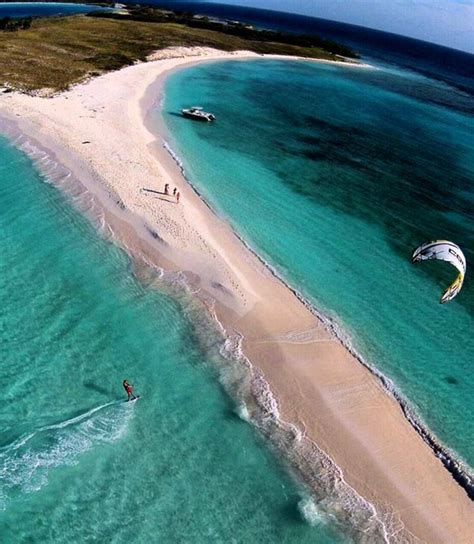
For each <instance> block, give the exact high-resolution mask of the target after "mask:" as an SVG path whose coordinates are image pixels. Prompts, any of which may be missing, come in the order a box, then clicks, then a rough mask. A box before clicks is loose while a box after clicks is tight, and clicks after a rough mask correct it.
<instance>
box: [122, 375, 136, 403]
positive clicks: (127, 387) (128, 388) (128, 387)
mask: <svg viewBox="0 0 474 544" xmlns="http://www.w3.org/2000/svg"><path fill="white" fill-rule="evenodd" d="M122 385H123V388H124V389H125V391H126V393H127V395H128V399H127V400H130V399H131V400H135V399H136V398H137V397H136V396H135V395H134V394H133V387H132V386H131V385H130V384H129V383H128V381H127V380H123V383H122Z"/></svg>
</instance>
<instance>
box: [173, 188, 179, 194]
mask: <svg viewBox="0 0 474 544" xmlns="http://www.w3.org/2000/svg"><path fill="white" fill-rule="evenodd" d="M177 190H178V189H177V188H176V187H175V188H174V189H173V196H176V191H177Z"/></svg>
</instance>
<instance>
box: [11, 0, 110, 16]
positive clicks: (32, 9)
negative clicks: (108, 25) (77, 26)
mask: <svg viewBox="0 0 474 544" xmlns="http://www.w3.org/2000/svg"><path fill="white" fill-rule="evenodd" d="M91 11H110V8H106V7H103V6H94V5H92V4H70V3H62V2H6V3H0V18H2V17H51V16H54V15H75V14H78V13H90V12H91Z"/></svg>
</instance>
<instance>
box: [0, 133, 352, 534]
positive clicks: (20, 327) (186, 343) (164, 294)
mask: <svg viewBox="0 0 474 544" xmlns="http://www.w3.org/2000/svg"><path fill="white" fill-rule="evenodd" d="M27 144H28V142H27V141H23V142H22V145H21V147H22V148H23V149H27V148H28V145H27ZM29 149H30V151H31V147H29ZM38 167H41V170H42V171H43V174H40V173H39V172H38ZM51 180H54V181H55V183H54V184H52V183H51ZM67 183H68V175H67V173H65V172H61V170H60V169H58V168H56V167H55V165H54V163H52V162H51V161H50V160H49V159H48V157H47V156H43V155H41V154H40V153H36V162H35V164H33V163H32V160H31V158H30V157H29V156H27V155H25V154H24V153H23V152H21V151H20V150H18V149H16V148H14V147H13V146H12V145H11V144H10V143H9V142H8V141H7V140H6V139H4V138H0V233H1V235H0V255H1V259H0V272H1V273H0V307H1V308H2V312H1V314H0V345H1V347H2V357H1V359H0V372H1V375H2V383H3V386H2V411H1V415H0V475H1V480H0V534H1V541H2V543H4V544H12V543H15V544H16V543H26V542H41V543H48V542H51V543H52V542H54V543H55V544H59V543H62V542H64V543H66V542H88V541H96V542H115V543H121V542H136V543H139V542H143V543H145V542H147V543H148V542H170V543H171V542H173V543H175V542H206V543H207V542H255V541H258V542H312V543H314V542H317V543H321V544H329V543H338V542H343V541H346V537H344V536H343V535H342V533H341V532H340V529H339V528H338V527H337V526H336V524H335V523H333V522H331V520H330V518H327V517H326V516H325V515H324V513H323V512H321V511H320V509H317V508H316V506H315V505H314V503H313V502H312V500H311V499H310V498H309V496H308V494H307V493H306V492H305V490H304V488H303V487H301V486H299V485H297V484H296V483H295V482H294V480H293V478H291V477H290V476H289V475H288V471H287V469H286V467H285V466H283V465H282V464H281V463H280V462H279V461H278V460H277V457H276V456H275V455H274V453H273V452H272V451H271V450H270V448H269V447H268V446H267V445H266V444H265V443H264V441H263V439H262V438H261V437H260V436H259V435H257V433H256V431H255V430H254V429H253V427H252V426H251V425H249V424H248V423H247V422H246V421H245V411H243V410H242V409H241V408H240V407H239V405H238V404H237V403H236V402H235V401H233V400H232V399H231V397H229V396H228V395H227V394H226V393H225V388H224V385H223V384H224V383H225V376H223V375H222V374H220V373H219V372H218V370H217V369H218V368H219V365H218V364H217V363H218V362H219V349H218V348H219V347H220V346H221V345H222V341H221V340H220V339H219V337H217V336H215V335H214V333H212V331H209V330H208V329H205V328H204V326H203V324H202V323H201V326H200V327H199V322H200V321H202V316H201V317H200V313H199V310H198V309H196V308H194V307H193V304H192V302H191V301H190V300H187V299H186V298H185V297H183V296H181V297H179V296H177V295H176V294H174V291H173V290H172V288H171V287H170V286H168V287H166V285H165V284H159V285H158V289H152V288H151V287H150V284H151V283H153V282H154V283H156V282H157V281H158V282H159V278H158V276H159V274H157V273H156V272H155V273H153V272H152V271H148V272H146V271H143V270H142V271H141V272H140V274H139V276H140V280H138V279H137V265H136V264H134V263H132V262H131V261H130V259H129V258H128V257H127V256H126V254H125V253H124V252H123V251H121V250H120V249H118V247H116V246H115V245H113V244H112V243H110V241H108V240H107V239H104V236H105V233H106V229H105V230H103V231H102V232H103V234H102V235H101V236H99V235H98V233H97V230H96V228H95V227H94V226H93V225H92V224H91V222H90V221H89V220H88V219H86V218H85V217H84V216H83V215H82V214H81V213H79V211H78V208H82V209H85V207H89V206H90V202H89V201H90V199H89V198H88V197H87V195H85V194H81V193H77V191H75V192H74V197H73V199H72V200H71V199H70V198H67V197H66V196H65V195H64V193H63V192H62V191H60V190H58V188H57V185H62V186H65V185H67ZM71 202H72V203H73V205H71ZM96 219H99V218H96ZM98 224H100V221H98ZM155 287H156V286H155ZM198 329H200V332H199V330H198ZM124 379H128V380H129V381H130V382H131V383H132V384H133V385H134V386H135V391H136V393H138V394H140V395H141V398H140V399H139V400H138V401H136V402H134V403H127V402H124V398H125V395H124V391H123V390H122V381H123V380H124ZM229 379H230V378H229V377H227V381H229Z"/></svg>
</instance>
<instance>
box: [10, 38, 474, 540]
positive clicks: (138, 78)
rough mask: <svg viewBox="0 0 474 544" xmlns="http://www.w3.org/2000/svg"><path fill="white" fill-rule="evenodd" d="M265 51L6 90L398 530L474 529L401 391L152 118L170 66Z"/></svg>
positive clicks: (451, 535) (138, 250)
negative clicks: (341, 333) (373, 368)
mask: <svg viewBox="0 0 474 544" xmlns="http://www.w3.org/2000/svg"><path fill="white" fill-rule="evenodd" d="M254 57H261V56H260V55H255V54H253V53H250V52H238V53H223V52H219V51H215V50H212V49H207V48H174V49H171V50H165V51H162V52H158V53H157V54H155V55H153V56H152V57H151V58H150V61H149V62H146V63H141V64H137V65H134V66H130V67H127V68H124V69H122V70H119V71H117V72H111V73H108V74H105V75H103V76H100V77H97V78H95V79H92V80H90V81H87V82H85V83H82V84H80V85H77V86H75V87H74V88H72V89H71V90H70V91H67V92H63V93H61V94H58V95H55V96H53V97H50V98H43V97H40V96H27V95H23V94H20V93H16V92H14V93H8V94H3V95H0V116H2V117H4V118H6V119H8V120H9V121H10V122H11V123H14V124H15V125H16V126H17V127H18V128H19V130H20V131H21V132H22V133H23V134H25V135H27V136H28V137H29V138H31V139H32V140H33V141H35V142H38V143H40V144H41V146H42V147H43V148H44V149H46V150H48V152H49V153H50V154H51V155H52V156H54V157H55V158H56V160H58V161H59V162H60V163H61V164H62V165H64V166H65V167H66V168H68V169H69V170H70V171H71V172H73V174H74V176H75V177H76V178H77V179H78V180H80V182H81V183H82V184H83V185H84V186H85V187H86V188H87V190H88V191H90V192H91V193H92V194H94V195H95V196H96V198H97V200H98V201H99V202H100V203H101V206H102V207H103V208H104V210H105V215H106V219H107V222H108V224H109V225H110V227H111V228H112V229H113V231H114V236H115V237H116V238H117V239H118V240H119V242H120V243H121V245H123V246H126V247H127V249H128V250H129V251H130V252H131V253H132V254H133V255H135V256H143V257H144V258H145V259H146V260H147V261H148V262H149V263H151V264H153V265H156V266H158V267H161V268H164V269H165V270H169V271H183V272H184V274H185V275H186V278H187V282H188V284H189V285H191V286H192V288H193V290H194V291H196V292H197V293H198V295H199V296H200V297H201V299H202V300H204V301H205V302H206V304H207V305H208V306H209V308H210V310H212V312H214V314H215V316H216V318H217V319H218V320H219V322H220V323H221V324H222V326H223V327H224V329H225V330H226V331H228V333H229V334H234V335H236V336H238V337H239V338H242V344H241V349H242V351H243V353H244V354H245V356H246V357H247V358H248V360H249V361H250V362H251V364H252V365H253V367H254V368H255V369H257V370H258V371H259V372H261V373H262V375H263V376H264V378H265V380H266V382H267V383H268V384H269V386H270V389H271V391H272V394H273V396H274V398H275V399H277V402H278V413H279V416H280V418H281V419H282V420H284V421H286V422H288V423H291V424H293V425H294V426H296V427H297V428H298V429H300V430H301V432H302V433H304V436H305V439H306V440H308V441H310V442H313V443H314V444H316V445H317V447H318V448H319V449H320V450H322V451H323V452H324V453H325V454H326V455H327V456H328V457H329V458H330V459H331V460H332V461H333V462H334V463H335V464H336V465H337V466H338V467H339V469H340V471H341V474H340V477H341V481H344V482H345V483H346V484H347V485H348V486H350V487H351V488H353V489H354V490H355V491H356V492H357V494H358V495H360V496H361V497H362V498H363V499H365V500H366V501H368V502H369V503H370V504H371V505H373V506H374V508H375V510H376V511H377V512H378V514H379V515H380V516H381V518H382V519H383V521H384V522H386V525H387V527H389V528H390V529H389V530H390V531H393V532H394V533H395V532H396V534H393V535H392V540H393V541H394V542H429V543H458V544H461V543H466V544H467V543H468V542H472V541H473V533H472V520H473V519H474V506H473V503H472V502H471V500H470V499H469V498H468V496H467V494H466V492H465V491H464V490H463V489H462V488H461V487H460V485H459V484H458V483H456V481H455V480H454V478H453V477H452V475H451V474H450V473H449V472H448V471H447V470H446V469H445V468H444V466H443V464H442V463H441V461H440V460H439V459H438V458H437V457H436V456H435V455H434V453H433V451H432V450H431V449H430V447H429V446H428V445H427V444H426V443H425V442H424V441H423V439H422V438H421V437H420V436H419V434H418V433H417V432H416V430H415V429H414V428H413V427H412V425H411V424H410V423H409V422H408V421H407V419H406V417H405V416H404V414H403V412H402V409H401V408H400V406H399V404H398V403H397V401H396V400H395V399H394V398H393V397H392V396H390V395H389V394H388V392H387V391H386V390H385V388H384V387H383V385H382V383H381V382H380V380H379V379H378V378H377V377H376V376H374V375H373V374H372V373H371V372H370V371H369V370H368V369H367V368H366V367H364V366H363V365H362V364H361V363H360V362H359V360H358V359H357V358H356V357H355V356H354V355H352V354H351V353H350V352H349V351H348V349H347V348H346V347H345V346H344V345H343V343H342V342H341V341H340V340H339V339H338V338H337V337H336V335H335V334H334V332H333V331H331V329H330V328H329V327H328V326H327V325H326V324H325V323H324V322H323V321H322V320H321V319H319V318H318V317H317V316H316V315H315V314H314V313H312V312H311V311H310V310H309V309H308V308H307V307H306V306H305V305H304V304H303V302H302V301H300V300H299V298H298V297H297V296H296V295H295V294H294V293H293V292H292V291H291V290H290V289H289V288H288V287H287V286H286V285H285V284H284V283H283V282H282V281H281V280H279V279H278V278H277V277H275V275H274V274H272V272H271V271H270V270H269V269H268V268H267V267H266V266H265V265H264V264H263V263H262V262H261V260H260V259H259V258H258V257H257V256H256V255H255V254H254V253H253V252H252V251H250V250H249V249H248V248H247V247H246V245H245V244H244V243H243V242H242V241H241V240H240V239H239V238H238V236H237V235H236V234H235V233H234V231H233V230H232V229H231V228H230V226H229V225H228V223H227V222H226V220H225V218H220V217H218V216H216V215H215V214H214V213H213V212H212V210H211V209H210V208H209V206H207V205H206V203H205V202H204V201H203V200H202V199H201V198H200V197H199V196H198V195H197V194H196V192H195V191H194V190H193V188H192V187H190V186H189V185H188V184H187V182H186V180H185V179H184V178H183V176H182V175H181V172H180V170H179V168H178V166H177V165H176V164H175V162H174V161H173V159H172V158H171V156H170V154H169V153H168V152H167V150H166V149H164V147H163V142H162V139H161V138H160V135H158V134H156V133H153V132H152V130H151V123H150V119H149V115H150V111H151V110H152V108H153V107H155V108H156V107H157V104H158V103H159V97H160V89H161V86H162V84H163V81H164V79H165V77H166V76H167V75H168V74H169V73H170V71H172V70H175V69H178V68H180V67H184V66H188V65H190V64H192V63H195V62H204V61H211V60H219V59H242V60H244V59H250V58H254ZM351 66H354V65H351ZM165 183H169V184H170V187H171V189H172V188H173V187H177V188H178V191H179V192H180V194H181V201H180V203H179V204H177V203H176V201H175V199H174V197H173V196H167V195H164V194H162V193H163V188H164V185H165ZM229 364H231V363H229Z"/></svg>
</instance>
